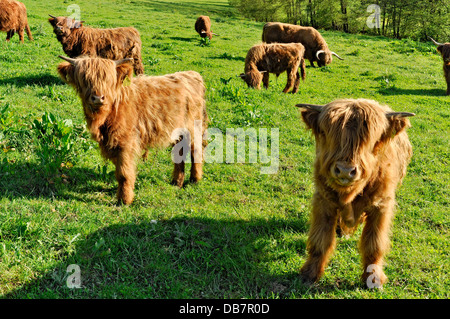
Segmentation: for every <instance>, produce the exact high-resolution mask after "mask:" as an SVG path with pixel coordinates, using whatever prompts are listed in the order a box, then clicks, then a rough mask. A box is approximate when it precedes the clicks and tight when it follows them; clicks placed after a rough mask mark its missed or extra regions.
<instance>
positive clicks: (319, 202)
mask: <svg viewBox="0 0 450 319" xmlns="http://www.w3.org/2000/svg"><path fill="white" fill-rule="evenodd" d="M337 218H338V215H337V207H335V205H333V204H332V203H329V202H328V201H326V200H324V199H323V198H322V197H321V196H320V195H319V194H318V193H316V194H314V199H313V209H312V214H311V226H310V229H309V234H308V241H307V245H306V249H307V251H308V259H307V261H306V262H305V264H304V265H303V267H302V269H301V270H300V276H301V277H302V280H303V282H305V283H307V284H311V283H313V282H316V281H318V280H319V279H320V277H321V276H322V275H323V273H324V271H325V267H326V265H327V263H328V260H329V258H330V256H331V254H332V252H333V251H334V248H335V245H336V225H337Z"/></svg>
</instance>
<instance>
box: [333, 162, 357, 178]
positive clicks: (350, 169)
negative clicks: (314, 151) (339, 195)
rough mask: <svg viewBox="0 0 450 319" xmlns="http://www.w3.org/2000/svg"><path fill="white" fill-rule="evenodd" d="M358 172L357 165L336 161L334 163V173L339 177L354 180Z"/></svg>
mask: <svg viewBox="0 0 450 319" xmlns="http://www.w3.org/2000/svg"><path fill="white" fill-rule="evenodd" d="M357 173H358V168H357V167H356V165H352V164H344V163H336V164H335V165H334V175H335V176H336V177H337V178H345V179H348V180H354V179H355V178H356V175H357Z"/></svg>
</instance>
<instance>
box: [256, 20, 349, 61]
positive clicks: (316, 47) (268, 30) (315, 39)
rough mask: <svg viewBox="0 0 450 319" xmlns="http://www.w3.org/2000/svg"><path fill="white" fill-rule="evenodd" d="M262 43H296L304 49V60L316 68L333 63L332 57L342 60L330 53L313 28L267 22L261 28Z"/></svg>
mask: <svg viewBox="0 0 450 319" xmlns="http://www.w3.org/2000/svg"><path fill="white" fill-rule="evenodd" d="M262 40H263V42H267V43H273V42H279V43H291V42H297V43H301V44H303V46H304V47H305V59H308V60H309V63H310V64H311V66H312V67H314V62H315V61H316V62H317V64H318V66H325V65H327V64H330V63H331V61H333V57H332V55H334V56H336V57H337V58H338V59H340V60H343V58H341V57H340V56H339V55H337V54H336V53H335V52H333V51H330V49H329V48H328V45H327V43H326V42H325V39H324V38H323V37H322V35H321V34H320V33H319V31H317V30H316V29H314V28H313V27H302V26H299V25H294V24H288V23H279V22H268V23H266V24H265V25H264V27H263V33H262Z"/></svg>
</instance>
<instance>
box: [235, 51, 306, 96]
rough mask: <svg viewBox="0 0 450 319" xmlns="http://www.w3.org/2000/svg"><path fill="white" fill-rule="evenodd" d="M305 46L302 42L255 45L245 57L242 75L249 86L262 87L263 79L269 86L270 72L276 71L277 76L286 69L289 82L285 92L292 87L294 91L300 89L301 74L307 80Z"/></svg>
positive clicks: (265, 84)
mask: <svg viewBox="0 0 450 319" xmlns="http://www.w3.org/2000/svg"><path fill="white" fill-rule="evenodd" d="M304 53H305V48H304V47H303V45H301V44H300V43H289V44H284V43H274V44H267V43H262V44H257V45H254V46H253V47H252V48H251V49H250V50H249V51H248V53H247V57H246V58H245V68H244V72H245V73H242V74H241V75H240V77H241V78H242V79H243V80H244V81H245V82H246V83H247V85H248V86H249V87H252V88H257V89H260V88H261V86H260V84H261V80H262V81H263V84H264V87H265V88H266V89H267V88H268V87H269V74H270V73H275V74H276V75H277V76H279V75H280V73H283V72H285V71H286V74H287V83H286V87H285V88H284V90H283V92H284V93H287V92H288V91H289V90H290V89H291V88H293V89H292V93H296V92H297V91H298V87H299V84H300V75H299V73H298V69H299V68H300V72H301V75H302V79H303V80H305V78H306V72H305V59H304V58H303V55H304Z"/></svg>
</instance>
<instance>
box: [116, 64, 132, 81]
mask: <svg viewBox="0 0 450 319" xmlns="http://www.w3.org/2000/svg"><path fill="white" fill-rule="evenodd" d="M116 71H117V85H118V86H120V85H125V83H124V80H125V79H126V78H128V79H129V80H131V77H132V76H133V66H132V65H131V64H130V63H123V64H119V65H117V66H116Z"/></svg>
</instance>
